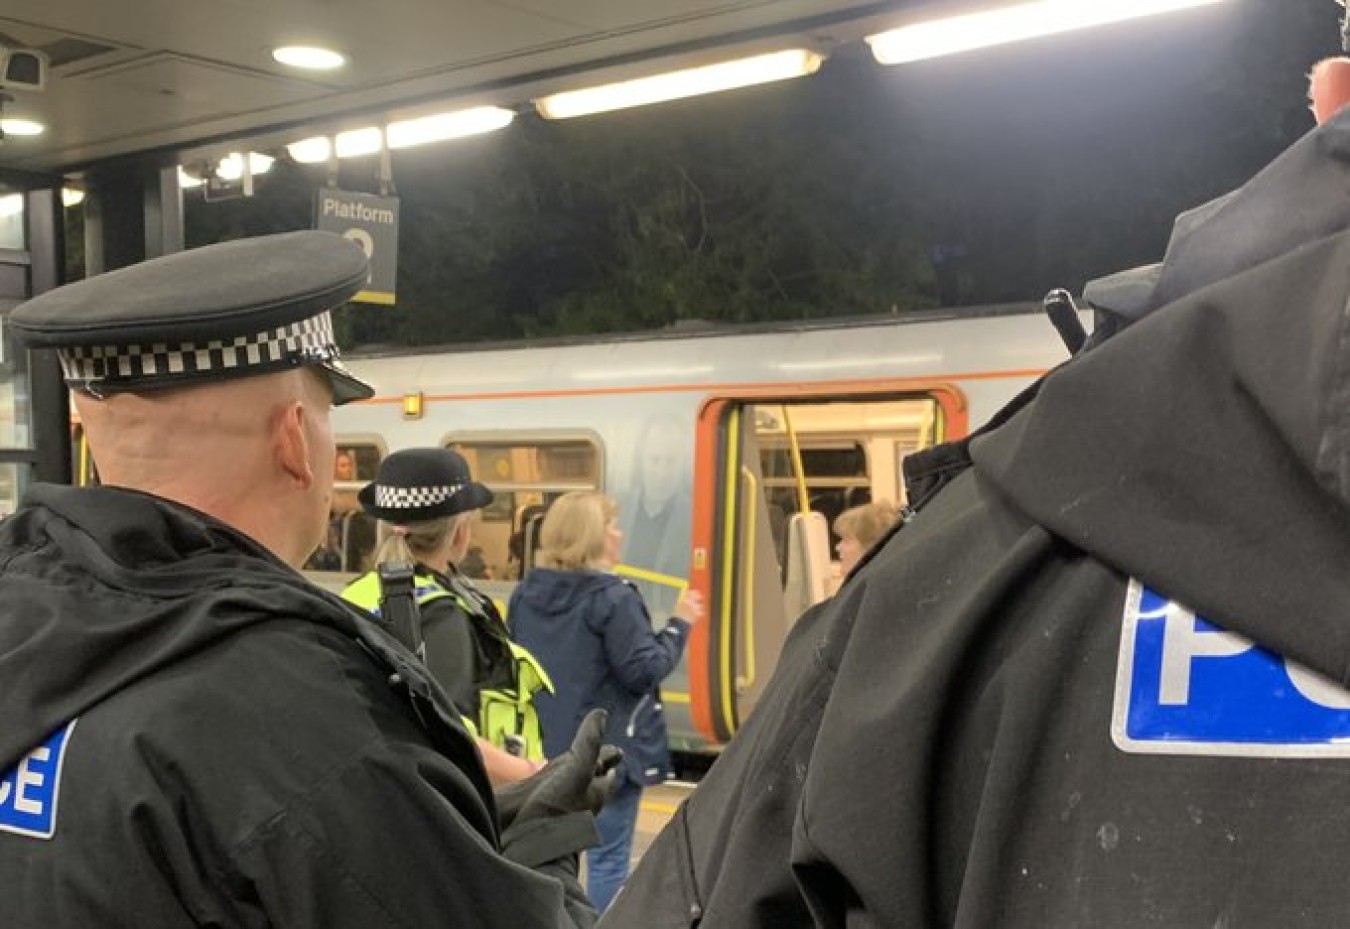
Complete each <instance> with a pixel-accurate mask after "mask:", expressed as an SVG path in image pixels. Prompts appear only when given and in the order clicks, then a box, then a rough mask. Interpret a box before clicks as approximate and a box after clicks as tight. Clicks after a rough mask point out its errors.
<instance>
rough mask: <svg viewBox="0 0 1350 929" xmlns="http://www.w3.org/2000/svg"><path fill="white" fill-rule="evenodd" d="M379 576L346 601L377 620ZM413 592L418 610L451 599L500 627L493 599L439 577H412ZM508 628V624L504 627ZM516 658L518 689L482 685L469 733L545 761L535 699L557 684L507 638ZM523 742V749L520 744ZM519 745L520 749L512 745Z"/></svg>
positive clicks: (359, 582) (347, 594)
mask: <svg viewBox="0 0 1350 929" xmlns="http://www.w3.org/2000/svg"><path fill="white" fill-rule="evenodd" d="M380 593H381V591H380V576H379V574H378V573H376V572H374V571H371V572H368V573H366V574H363V575H361V576H360V577H358V578H357V579H356V580H354V581H352V582H351V583H350V584H348V585H347V587H346V589H345V590H343V591H342V597H343V599H345V600H346V601H347V602H348V603H352V604H355V605H356V606H359V607H361V609H363V610H365V611H366V612H368V613H373V614H375V615H376V616H378V615H379V614H380ZM413 594H414V596H415V597H416V599H417V605H418V607H419V608H423V607H425V606H426V605H427V604H428V603H432V602H434V601H436V600H441V599H444V598H446V597H448V598H450V600H451V601H452V602H453V603H454V604H455V606H457V607H459V609H460V610H461V611H463V613H464V614H465V615H466V616H468V617H470V618H471V619H470V622H472V617H474V616H480V617H485V618H486V619H487V621H488V622H495V623H501V622H502V619H501V616H500V615H499V614H498V613H497V610H496V607H495V606H493V605H492V601H491V600H488V599H487V598H486V597H482V595H481V594H480V595H479V597H480V598H481V600H478V599H474V598H471V597H470V596H468V595H467V593H466V592H463V591H459V590H455V589H453V588H451V589H447V588H446V587H445V586H443V585H442V584H441V583H440V582H439V581H438V580H437V579H436V578H434V577H432V576H431V575H428V574H422V573H420V572H419V573H418V574H417V575H415V576H414V578H413ZM502 625H503V629H505V624H504V623H503V624H502ZM507 644H508V645H509V646H510V648H511V656H512V658H514V659H515V668H514V670H515V686H514V687H511V688H502V687H483V688H480V689H479V690H478V718H477V719H474V720H470V719H468V718H466V719H465V723H466V724H467V725H468V726H469V728H470V730H474V731H475V733H476V734H477V735H480V736H482V737H483V738H485V739H487V740H488V741H489V742H491V743H492V744H493V745H496V746H497V747H498V748H503V749H506V750H507V751H512V752H513V753H515V754H523V756H524V757H525V758H529V759H530V760H531V761H542V760H543V758H544V736H543V733H542V732H541V730H540V727H539V713H538V711H537V710H535V708H534V695H535V694H536V693H538V692H539V691H540V690H547V691H548V692H549V693H552V692H553V681H551V680H550V679H549V676H548V673H547V672H546V671H545V670H544V667H543V665H541V664H540V663H539V661H538V659H536V658H535V657H534V656H533V655H531V654H530V653H529V651H528V650H526V649H524V648H522V647H521V646H519V645H517V644H516V643H515V642H512V641H510V640H509V639H507ZM522 741H523V745H521V744H520V743H521V742H522ZM513 742H515V743H516V744H515V745H512V743H513Z"/></svg>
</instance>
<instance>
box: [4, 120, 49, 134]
mask: <svg viewBox="0 0 1350 929" xmlns="http://www.w3.org/2000/svg"><path fill="white" fill-rule="evenodd" d="M46 131H47V127H46V126H44V125H42V123H39V122H35V121H33V120H31V119H16V118H14V117H6V118H5V119H0V132H3V133H4V134H5V135H7V136H9V135H13V136H34V135H42V133H44V132H46Z"/></svg>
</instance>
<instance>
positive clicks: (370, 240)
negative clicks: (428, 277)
mask: <svg viewBox="0 0 1350 929" xmlns="http://www.w3.org/2000/svg"><path fill="white" fill-rule="evenodd" d="M314 216H315V228H316V229H322V230H324V231H326V232H336V233H337V234H338V235H341V236H344V237H346V238H348V239H351V240H352V241H353V242H356V243H357V244H358V245H360V246H361V248H362V249H364V250H365V253H366V256H367V257H368V258H370V281H369V283H367V284H366V288H365V289H364V290H362V291H361V292H360V293H358V294H357V295H356V296H355V297H353V298H352V300H354V301H358V302H361V303H379V304H383V305H385V306H392V305H393V303H394V283H395V279H396V278H397V276H398V198H397V197H377V196H375V195H374V194H358V193H352V192H351V191H347V190H336V189H333V188H331V187H326V188H323V189H322V190H320V191H319V196H318V200H317V202H316V204H315V209H314Z"/></svg>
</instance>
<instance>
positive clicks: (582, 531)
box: [535, 490, 619, 571]
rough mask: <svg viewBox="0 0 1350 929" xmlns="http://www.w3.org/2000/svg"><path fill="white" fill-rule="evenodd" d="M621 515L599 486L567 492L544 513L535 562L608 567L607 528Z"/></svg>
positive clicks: (560, 566) (561, 567)
mask: <svg viewBox="0 0 1350 929" xmlns="http://www.w3.org/2000/svg"><path fill="white" fill-rule="evenodd" d="M618 515H619V508H618V506H616V505H615V503H614V501H613V500H611V499H609V497H606V496H605V495H604V494H602V493H600V492H599V491H597V490H576V491H573V492H572V493H568V494H563V495H562V496H561V497H559V498H558V499H557V500H554V501H553V505H552V506H550V507H549V508H548V512H547V513H545V514H544V522H543V525H541V526H540V527H539V554H538V555H537V556H536V559H535V562H536V563H537V564H538V565H539V566H540V567H541V568H553V569H554V570H556V571H588V570H592V571H593V570H596V569H598V568H602V567H605V565H604V564H603V558H604V556H605V529H606V527H607V526H608V525H609V524H610V523H611V522H613V521H614V519H615V517H617V516H618Z"/></svg>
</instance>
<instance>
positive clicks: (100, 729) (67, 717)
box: [0, 485, 594, 929]
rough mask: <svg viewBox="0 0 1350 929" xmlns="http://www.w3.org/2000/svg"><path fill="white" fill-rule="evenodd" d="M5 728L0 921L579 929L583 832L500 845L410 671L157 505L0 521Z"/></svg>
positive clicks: (392, 647) (397, 656)
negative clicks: (578, 855)
mask: <svg viewBox="0 0 1350 929" xmlns="http://www.w3.org/2000/svg"><path fill="white" fill-rule="evenodd" d="M0 719H3V720H4V724H3V726H0V772H5V773H4V774H3V776H2V777H0V900H2V901H3V902H2V903H0V914H2V915H0V925H4V926H5V927H7V929H53V927H68V929H88V927H93V926H98V927H106V929H110V927H150V926H153V927H156V929H161V927H163V929H172V927H179V926H183V927H186V926H213V927H246V926H247V927H263V926H297V927H328V929H340V927H346V926H350V927H362V929H368V927H375V926H408V927H412V926H416V927H425V926H483V927H492V926H500V927H522V926H538V927H567V926H573V925H577V924H587V923H589V922H591V921H593V918H594V917H593V914H592V911H590V910H589V908H588V907H587V906H586V905H585V904H584V902H583V898H582V895H581V893H580V889H579V887H578V886H577V884H576V881H575V879H574V869H575V857H574V856H569V855H568V854H567V853H569V852H572V851H574V850H575V849H577V848H579V847H581V846H583V845H585V844H586V840H585V837H587V836H593V835H594V827H593V825H592V824H590V823H589V822H586V823H582V822H580V821H579V820H577V819H572V820H560V821H558V822H551V821H547V820H545V821H536V822H535V823H533V824H531V823H524V824H521V825H520V826H519V827H517V828H518V829H519V830H522V833H523V834H522V837H521V841H520V842H519V843H517V844H516V845H515V846H513V837H512V836H511V835H507V836H505V837H504V839H503V841H504V842H505V844H506V846H507V851H506V854H503V853H501V852H500V851H499V838H498V835H497V830H496V826H495V816H496V814H495V810H494V806H493V801H492V795H491V793H490V791H489V788H488V785H487V781H486V777H485V775H484V773H483V770H482V767H481V764H480V762H479V760H478V756H477V754H476V751H475V748H474V745H473V742H472V741H471V740H470V738H469V737H468V735H467V734H466V733H465V731H464V730H463V729H462V727H461V726H460V725H459V723H458V721H457V718H456V717H455V714H454V713H453V711H451V710H450V709H449V704H448V702H447V701H446V699H445V697H444V695H443V693H441V691H440V690H439V688H437V687H435V686H434V684H432V683H431V682H430V681H429V678H428V677H427V675H426V672H425V669H423V668H422V667H421V666H420V665H419V664H418V663H417V662H416V661H415V659H413V658H412V656H411V655H409V654H408V653H407V652H406V651H404V650H403V649H402V648H401V647H400V646H398V645H397V643H396V642H394V641H393V639H392V638H391V637H390V636H388V635H387V634H386V633H385V632H384V631H383V630H382V629H380V628H379V627H377V626H376V624H374V623H371V622H370V621H369V619H367V618H363V617H362V616H360V615H358V614H357V613H356V612H354V611H353V610H352V609H351V608H349V607H347V606H346V605H345V604H344V603H343V602H342V601H341V600H339V599H338V598H336V597H334V596H332V595H329V594H327V593H325V592H323V591H321V590H318V589H317V588H315V587H313V586H312V585H310V584H309V583H308V582H307V581H305V579H304V578H303V577H301V576H300V575H298V574H297V573H295V572H294V571H292V570H291V569H289V568H288V567H286V566H285V565H283V564H282V563H280V562H279V561H277V560H276V559H275V558H273V557H272V556H271V555H270V554H269V553H267V552H266V551H265V550H263V549H262V548H260V547H259V546H257V545H256V544H254V543H253V542H252V541H250V540H249V539H247V538H245V537H244V536H242V535H241V534H239V533H237V532H234V531H233V530H231V529H229V528H228V527H226V526H224V525H222V524H220V523H219V522H217V521H215V520H213V519H211V518H209V517H207V516H204V515H202V514H199V513H196V512H194V511H191V510H189V509H186V508H184V507H181V506H177V505H175V504H172V503H169V502H167V501H164V500H161V499H158V498H155V497H151V496H147V495H143V494H137V493H134V492H130V491H125V490H116V489H111V488H94V489H72V488H60V487H50V486H42V485H38V486H36V487H34V488H32V489H31V490H30V492H29V494H28V497H27V499H26V501H25V504H24V505H23V506H22V507H21V508H20V509H19V511H18V512H17V513H15V514H14V515H13V516H11V517H10V518H8V519H6V520H5V521H4V522H3V523H0ZM585 818H586V819H589V817H585ZM569 832H570V835H569V834H568V833H569ZM579 836H581V838H580V839H579V838H578V837H579ZM513 847H518V848H519V849H521V850H522V851H521V854H519V855H516V857H517V859H518V860H519V863H518V861H513V860H511V855H512V849H513ZM526 865H538V866H539V867H538V869H537V870H531V869H530V868H529V867H526Z"/></svg>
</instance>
